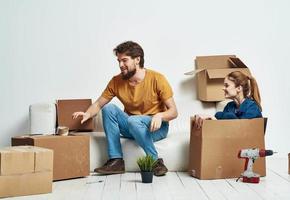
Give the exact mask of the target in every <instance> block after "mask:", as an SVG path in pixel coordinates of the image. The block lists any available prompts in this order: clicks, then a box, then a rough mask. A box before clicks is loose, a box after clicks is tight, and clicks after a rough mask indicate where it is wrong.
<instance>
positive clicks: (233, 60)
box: [229, 57, 248, 68]
mask: <svg viewBox="0 0 290 200" xmlns="http://www.w3.org/2000/svg"><path fill="white" fill-rule="evenodd" d="M229 62H230V63H231V64H232V67H233V68H248V67H247V65H245V63H243V62H242V61H241V59H239V58H236V57H231V58H229Z"/></svg>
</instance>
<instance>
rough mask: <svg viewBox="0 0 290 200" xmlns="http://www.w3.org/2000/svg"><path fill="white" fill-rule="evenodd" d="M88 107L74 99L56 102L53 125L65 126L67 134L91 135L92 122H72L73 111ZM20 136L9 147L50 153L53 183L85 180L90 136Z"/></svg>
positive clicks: (87, 173) (83, 100)
mask: <svg viewBox="0 0 290 200" xmlns="http://www.w3.org/2000/svg"><path fill="white" fill-rule="evenodd" d="M91 104H92V101H91V99H74V100H58V101H57V124H58V125H59V126H66V127H68V128H69V130H70V131H79V130H82V131H84V130H85V131H91V130H93V129H94V126H93V121H92V120H88V121H87V122H86V123H84V124H81V123H80V121H81V118H78V119H75V120H73V119H72V114H73V113H74V112H76V111H86V109H87V108H88V107H89V106H90V105H91ZM52 134H54V133H51V134H50V135H35V136H31V135H23V136H16V137H12V139H11V144H12V146H19V145H32V146H38V147H44V148H48V149H52V150H53V151H54V157H53V180H63V179H70V178H78V177H84V176H88V175H89V173H90V171H89V167H90V136H89V135H86V134H78V133H71V134H69V135H68V136H58V135H52Z"/></svg>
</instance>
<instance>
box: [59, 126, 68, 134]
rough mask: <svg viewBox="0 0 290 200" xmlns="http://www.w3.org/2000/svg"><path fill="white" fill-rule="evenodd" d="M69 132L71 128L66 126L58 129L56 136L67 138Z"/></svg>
mask: <svg viewBox="0 0 290 200" xmlns="http://www.w3.org/2000/svg"><path fill="white" fill-rule="evenodd" d="M68 132H69V128H68V127H66V126H59V127H57V131H56V135H61V136H67V135H68Z"/></svg>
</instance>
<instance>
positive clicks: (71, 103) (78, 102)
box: [57, 99, 94, 131]
mask: <svg viewBox="0 0 290 200" xmlns="http://www.w3.org/2000/svg"><path fill="white" fill-rule="evenodd" d="M90 105H92V100H91V99H65V100H57V124H58V126H66V127H69V130H75V131H92V130H94V123H93V120H92V119H89V120H87V121H86V122H85V123H83V124H81V120H82V117H78V118H77V119H73V118H72V114H73V113H74V112H78V111H82V112H85V111H86V110H87V109H88V108H89V107H90Z"/></svg>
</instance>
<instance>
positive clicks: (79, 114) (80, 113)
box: [72, 112, 91, 124]
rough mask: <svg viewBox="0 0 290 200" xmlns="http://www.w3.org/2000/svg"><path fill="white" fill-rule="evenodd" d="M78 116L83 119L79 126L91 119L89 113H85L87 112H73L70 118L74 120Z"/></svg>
mask: <svg viewBox="0 0 290 200" xmlns="http://www.w3.org/2000/svg"><path fill="white" fill-rule="evenodd" d="M79 116H82V117H83V119H82V121H81V124H83V123H84V122H85V121H87V120H88V119H90V117H91V115H90V114H89V113H87V112H74V113H73V114H72V118H73V119H76V118H78V117H79Z"/></svg>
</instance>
